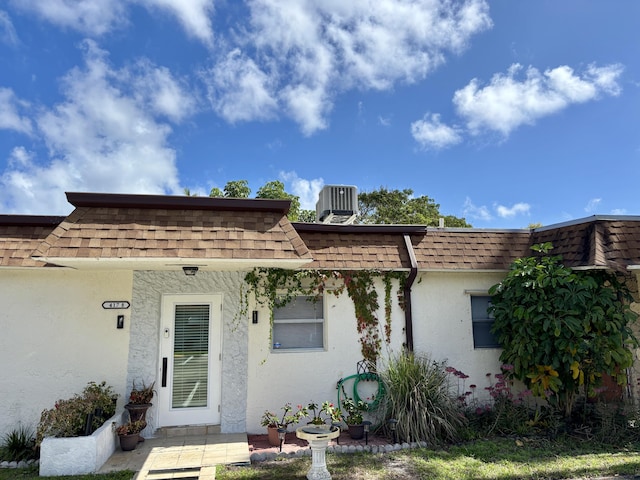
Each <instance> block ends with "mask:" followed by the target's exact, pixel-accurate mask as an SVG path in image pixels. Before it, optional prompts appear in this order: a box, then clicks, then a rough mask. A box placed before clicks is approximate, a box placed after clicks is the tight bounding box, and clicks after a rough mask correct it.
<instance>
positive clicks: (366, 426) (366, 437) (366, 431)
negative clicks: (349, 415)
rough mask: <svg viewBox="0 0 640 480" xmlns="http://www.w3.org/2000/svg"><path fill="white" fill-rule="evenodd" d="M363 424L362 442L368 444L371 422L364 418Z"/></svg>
mask: <svg viewBox="0 0 640 480" xmlns="http://www.w3.org/2000/svg"><path fill="white" fill-rule="evenodd" d="M362 425H363V426H364V444H365V445H369V429H370V428H371V422H370V421H369V420H365V421H364V422H362Z"/></svg>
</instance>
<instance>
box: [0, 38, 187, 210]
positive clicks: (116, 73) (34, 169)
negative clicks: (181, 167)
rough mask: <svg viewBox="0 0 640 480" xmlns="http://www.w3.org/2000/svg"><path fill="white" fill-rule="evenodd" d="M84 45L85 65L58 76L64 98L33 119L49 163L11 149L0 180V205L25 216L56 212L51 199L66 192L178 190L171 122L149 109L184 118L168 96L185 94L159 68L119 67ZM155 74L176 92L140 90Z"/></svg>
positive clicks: (95, 48) (59, 207)
mask: <svg viewBox="0 0 640 480" xmlns="http://www.w3.org/2000/svg"><path fill="white" fill-rule="evenodd" d="M84 48H85V52H84V56H85V66H84V67H83V68H74V69H73V70H71V71H70V72H69V73H68V74H67V75H66V76H65V77H64V79H63V81H62V85H63V95H64V100H63V101H62V102H61V103H59V104H57V105H56V106H55V107H53V108H44V107H43V108H42V109H41V110H42V113H41V114H39V115H38V117H37V118H36V121H35V123H36V124H37V130H36V134H38V135H40V136H41V138H42V140H43V142H44V143H45V144H46V146H47V148H48V151H49V158H50V160H49V161H48V162H42V161H41V162H38V161H37V158H36V157H35V154H33V153H31V152H27V151H26V150H25V149H24V148H17V149H14V152H13V154H12V158H11V161H10V164H9V166H8V168H7V170H5V172H4V173H3V174H2V176H1V177H0V206H2V207H3V208H2V209H3V210H11V209H12V208H13V206H15V205H19V206H20V211H21V212H23V213H40V214H44V213H60V212H61V205H60V204H57V203H55V202H53V203H52V200H51V199H57V198H62V199H64V195H63V192H64V191H99V192H127V193H156V194H158V193H181V189H180V187H179V183H178V172H177V169H176V165H175V152H174V150H173V149H171V148H169V147H168V135H169V134H170V133H171V127H170V126H169V124H167V123H162V122H160V121H158V120H157V119H156V118H155V116H154V114H163V115H168V116H169V117H170V118H176V119H179V118H183V116H182V113H181V112H180V111H176V110H175V109H174V108H170V107H168V106H167V105H172V104H173V103H174V102H173V101H168V100H166V97H167V96H171V95H175V97H176V98H183V99H186V98H188V95H187V93H185V91H183V90H180V89H179V88H178V84H179V82H177V81H175V80H173V79H172V78H170V76H167V75H168V74H167V72H166V70H164V69H162V68H158V67H154V66H153V65H151V64H145V68H142V69H140V68H133V69H121V70H116V69H114V68H112V67H111V65H110V64H109V62H108V59H107V55H106V53H105V52H104V51H102V50H100V49H99V48H98V47H97V46H96V45H95V44H94V43H93V42H91V41H86V42H85V43H84ZM158 78H161V79H163V82H160V84H162V85H166V84H170V85H172V86H173V87H175V89H176V90H175V91H174V92H173V93H167V90H166V89H162V88H160V89H159V90H158V91H157V92H156V93H157V98H156V97H154V95H153V93H152V92H150V91H149V90H148V89H146V88H145V89H142V90H137V88H138V87H139V86H140V85H145V84H147V83H148V82H151V84H158ZM154 82H155V83H154ZM161 99H164V100H161ZM154 106H155V107H154ZM67 207H68V206H67Z"/></svg>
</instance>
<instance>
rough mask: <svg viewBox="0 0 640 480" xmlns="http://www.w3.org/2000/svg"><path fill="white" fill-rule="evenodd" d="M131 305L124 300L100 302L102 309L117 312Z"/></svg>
mask: <svg viewBox="0 0 640 480" xmlns="http://www.w3.org/2000/svg"><path fill="white" fill-rule="evenodd" d="M130 306H131V304H130V303H129V302H127V301H125V300H107V301H106V302H102V308H104V309H106V310H119V309H122V308H129V307H130Z"/></svg>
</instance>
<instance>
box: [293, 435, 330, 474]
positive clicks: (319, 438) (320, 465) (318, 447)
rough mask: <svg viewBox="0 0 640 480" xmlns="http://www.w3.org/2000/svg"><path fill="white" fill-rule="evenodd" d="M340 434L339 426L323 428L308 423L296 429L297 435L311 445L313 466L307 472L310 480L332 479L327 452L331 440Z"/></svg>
mask: <svg viewBox="0 0 640 480" xmlns="http://www.w3.org/2000/svg"><path fill="white" fill-rule="evenodd" d="M339 436H340V429H339V428H338V427H333V426H332V427H330V428H322V427H317V426H312V425H308V426H306V427H300V428H298V429H297V430H296V437H298V438H301V439H303V440H306V441H307V442H309V446H310V447H311V468H310V469H309V471H308V472H307V479H308V480H331V474H330V473H329V470H327V459H326V452H327V447H328V446H329V441H330V440H333V439H334V438H337V437H339Z"/></svg>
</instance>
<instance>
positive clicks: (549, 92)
mask: <svg viewBox="0 0 640 480" xmlns="http://www.w3.org/2000/svg"><path fill="white" fill-rule="evenodd" d="M622 70H623V69H622V66H620V65H608V66H605V67H596V66H594V65H590V66H589V67H588V68H587V70H586V72H585V73H584V74H583V75H576V74H575V73H574V71H573V69H572V68H570V67H568V66H566V65H563V66H560V67H557V68H554V69H552V70H546V71H545V72H544V73H541V72H540V71H539V70H537V69H536V68H534V67H529V68H527V69H526V71H525V72H524V78H520V77H521V75H520V74H521V72H522V71H523V68H522V66H521V65H519V64H513V65H512V66H511V67H510V68H509V70H508V71H507V73H506V74H502V73H498V74H495V75H494V76H493V78H492V79H491V82H490V83H489V84H488V85H486V86H484V87H483V86H481V85H480V82H479V81H478V80H477V79H473V80H472V81H471V82H470V83H469V84H468V85H467V86H465V87H464V88H462V89H460V90H458V91H456V92H455V94H454V97H453V103H454V104H455V106H456V109H457V112H458V114H459V115H460V116H462V117H463V118H464V119H465V120H466V123H467V128H468V129H469V131H470V132H471V134H474V135H477V134H479V133H482V132H483V131H486V130H492V131H497V132H500V133H501V134H502V135H504V136H505V137H506V136H508V135H509V134H510V133H511V132H512V131H513V130H514V129H516V128H518V127H520V126H521V125H532V124H534V123H535V122H536V121H537V120H538V119H540V118H542V117H545V116H547V115H552V114H554V113H557V112H559V111H561V110H563V109H565V108H567V107H569V106H570V105H572V104H575V103H583V102H587V101H590V100H595V99H597V98H598V97H599V96H600V95H601V94H608V95H618V94H619V93H620V86H619V84H618V79H619V77H620V75H621V74H622Z"/></svg>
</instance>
